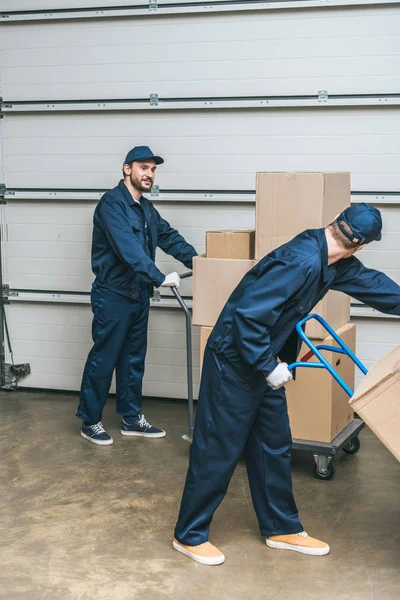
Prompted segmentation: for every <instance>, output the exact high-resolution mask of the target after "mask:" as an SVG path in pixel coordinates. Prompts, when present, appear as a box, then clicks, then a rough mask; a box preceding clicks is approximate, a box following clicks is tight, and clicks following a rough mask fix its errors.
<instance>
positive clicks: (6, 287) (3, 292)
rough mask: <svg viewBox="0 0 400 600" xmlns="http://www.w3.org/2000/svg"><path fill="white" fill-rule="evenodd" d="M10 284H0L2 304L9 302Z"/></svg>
mask: <svg viewBox="0 0 400 600" xmlns="http://www.w3.org/2000/svg"><path fill="white" fill-rule="evenodd" d="M9 296H10V286H9V285H6V284H5V283H3V285H2V286H1V300H2V302H3V304H9V300H8V298H9Z"/></svg>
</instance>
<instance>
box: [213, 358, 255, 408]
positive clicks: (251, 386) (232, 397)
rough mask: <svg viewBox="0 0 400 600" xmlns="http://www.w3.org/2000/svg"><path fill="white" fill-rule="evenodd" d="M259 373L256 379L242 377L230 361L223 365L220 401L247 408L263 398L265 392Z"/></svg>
mask: <svg viewBox="0 0 400 600" xmlns="http://www.w3.org/2000/svg"><path fill="white" fill-rule="evenodd" d="M257 375H258V374H255V376H254V379H253V378H252V379H247V378H244V377H242V376H241V375H240V374H238V372H237V371H236V370H235V368H234V366H233V365H231V364H230V363H226V362H223V363H222V365H221V375H220V376H221V387H220V401H221V403H223V404H226V405H228V406H233V407H235V408H240V409H242V408H243V409H247V408H248V407H249V406H250V404H253V403H254V402H255V401H257V399H258V398H261V397H262V395H263V392H264V388H263V386H262V381H261V380H259V377H258V376H257ZM264 387H265V386H264Z"/></svg>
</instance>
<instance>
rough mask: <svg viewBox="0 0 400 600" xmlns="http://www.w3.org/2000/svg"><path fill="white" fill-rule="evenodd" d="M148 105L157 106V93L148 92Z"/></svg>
mask: <svg viewBox="0 0 400 600" xmlns="http://www.w3.org/2000/svg"><path fill="white" fill-rule="evenodd" d="M150 106H158V94H150Z"/></svg>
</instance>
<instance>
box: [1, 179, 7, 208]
mask: <svg viewBox="0 0 400 600" xmlns="http://www.w3.org/2000/svg"><path fill="white" fill-rule="evenodd" d="M5 193H6V186H5V185H4V183H0V204H5V203H6V201H5V199H4V194H5Z"/></svg>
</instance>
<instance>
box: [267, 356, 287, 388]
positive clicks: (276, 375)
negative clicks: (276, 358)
mask: <svg viewBox="0 0 400 600" xmlns="http://www.w3.org/2000/svg"><path fill="white" fill-rule="evenodd" d="M291 379H293V375H292V374H291V372H290V371H289V369H288V365H287V363H285V362H283V363H279V365H278V366H277V367H275V369H274V370H273V371H271V373H270V374H269V375H268V377H267V383H268V385H269V386H270V387H271V388H272V389H273V390H277V389H279V388H280V387H282V386H283V385H285V383H287V382H288V381H290V380H291Z"/></svg>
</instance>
